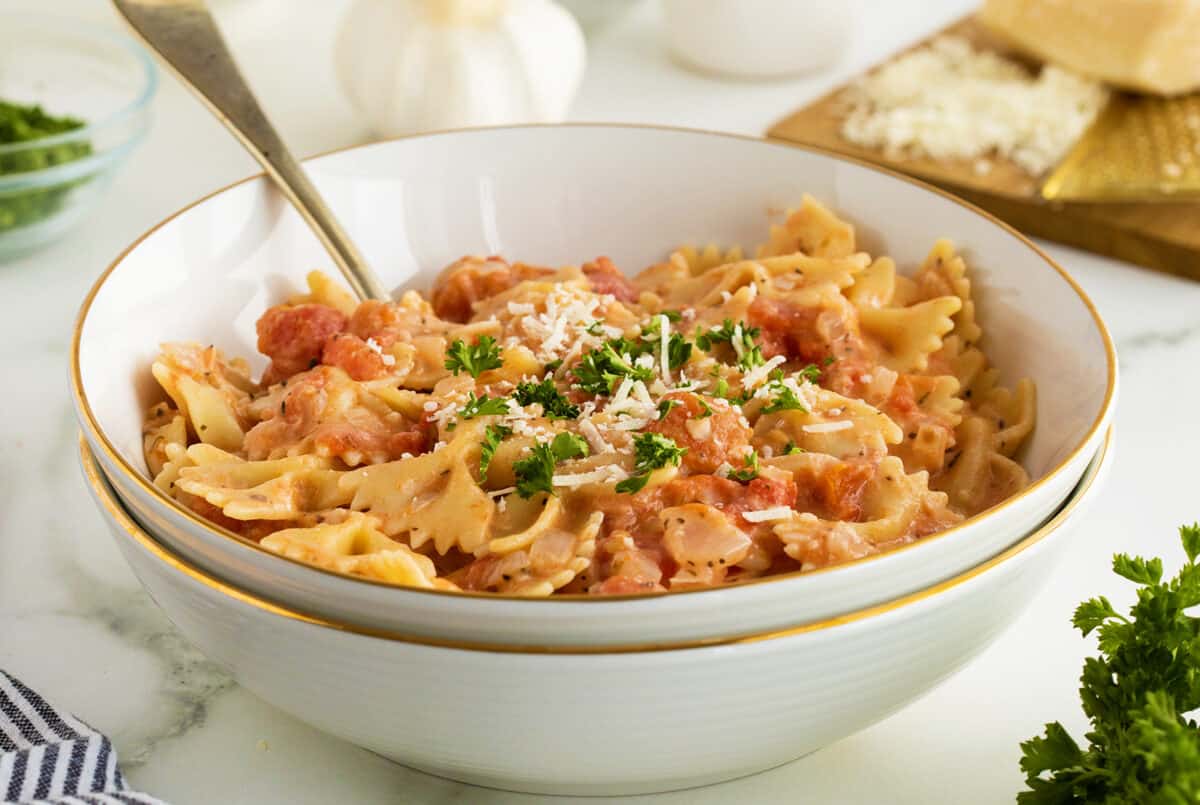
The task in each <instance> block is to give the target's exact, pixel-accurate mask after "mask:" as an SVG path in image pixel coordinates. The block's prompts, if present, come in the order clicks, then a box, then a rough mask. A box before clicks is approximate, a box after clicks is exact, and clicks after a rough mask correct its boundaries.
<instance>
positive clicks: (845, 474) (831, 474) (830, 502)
mask: <svg viewBox="0 0 1200 805" xmlns="http://www.w3.org/2000/svg"><path fill="white" fill-rule="evenodd" d="M874 476H875V466H874V465H872V464H867V463H859V462H849V461H839V460H837V459H833V458H831V459H830V460H829V461H827V462H823V463H822V464H820V465H817V466H813V467H812V468H811V470H810V471H808V472H799V473H796V486H797V489H798V492H797V493H796V496H795V507H796V508H797V509H799V510H800V511H806V512H813V513H814V514H816V515H817V516H818V517H821V518H822V519H824V520H847V521H850V522H853V521H856V520H858V519H860V518H861V517H862V496H863V492H864V490H865V489H866V486H867V483H868V482H869V481H870V480H871V479H872V478H873V477H874Z"/></svg>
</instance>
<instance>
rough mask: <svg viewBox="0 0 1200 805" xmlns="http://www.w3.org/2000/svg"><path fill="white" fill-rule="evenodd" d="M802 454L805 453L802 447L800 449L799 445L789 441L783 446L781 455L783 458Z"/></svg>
mask: <svg viewBox="0 0 1200 805" xmlns="http://www.w3.org/2000/svg"><path fill="white" fill-rule="evenodd" d="M804 452H806V451H805V449H804V448H803V447H800V446H799V445H797V444H796V443H795V442H792V441H789V442H788V443H787V444H785V445H784V446H783V454H784V455H785V456H794V455H796V454H798V453H804Z"/></svg>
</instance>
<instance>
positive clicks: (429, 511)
mask: <svg viewBox="0 0 1200 805" xmlns="http://www.w3.org/2000/svg"><path fill="white" fill-rule="evenodd" d="M482 435H483V426H482V424H481V423H479V422H477V421H476V422H471V423H468V424H465V425H462V426H460V427H459V428H458V429H457V430H456V431H455V436H454V440H453V441H451V442H450V443H449V444H447V445H446V446H445V447H443V448H442V449H440V450H435V451H434V452H432V453H426V454H425V455H422V456H416V457H415V458H409V459H402V460H400V461H392V462H389V463H386V464H378V465H375V466H373V467H368V468H366V469H362V470H357V471H355V472H353V473H349V474H348V475H347V476H346V477H345V478H344V479H343V481H342V484H343V489H345V490H348V491H353V498H352V499H351V501H350V508H352V509H353V510H355V511H365V512H369V513H370V514H373V515H375V517H377V518H378V519H379V521H380V523H381V527H382V529H383V531H384V533H386V534H388V535H390V536H393V537H395V536H400V535H406V536H407V538H408V542H409V544H410V545H412V547H413V548H418V549H419V548H421V547H422V546H423V545H425V543H427V542H432V543H433V546H434V549H435V550H436V551H437V552H438V553H440V554H445V553H446V552H447V551H449V550H450V549H452V548H457V549H458V550H461V551H463V552H465V553H474V552H475V551H476V550H477V549H479V547H480V546H482V545H483V544H484V543H485V542H486V541H487V538H488V534H489V531H490V526H491V523H492V518H493V517H494V515H495V511H496V505H495V503H493V502H492V499H491V498H490V497H489V496H488V495H487V493H485V492H484V491H483V490H482V489H480V488H479V484H478V483H476V481H475V477H474V475H473V474H472V469H471V468H472V466H477V465H478V463H479V454H480V440H481V438H482Z"/></svg>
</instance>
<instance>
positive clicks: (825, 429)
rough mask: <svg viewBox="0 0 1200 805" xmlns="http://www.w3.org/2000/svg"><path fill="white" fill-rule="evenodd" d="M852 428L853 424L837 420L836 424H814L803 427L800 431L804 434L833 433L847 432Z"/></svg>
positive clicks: (848, 421)
mask: <svg viewBox="0 0 1200 805" xmlns="http://www.w3.org/2000/svg"><path fill="white" fill-rule="evenodd" d="M853 427H854V423H853V422H851V421H850V420H848V419H839V420H838V421H836V422H814V423H812V424H811V425H803V426H801V429H802V430H804V432H805V433H834V432H836V431H839V430H849V429H850V428H853Z"/></svg>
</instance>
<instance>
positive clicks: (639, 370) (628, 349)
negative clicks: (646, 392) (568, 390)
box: [571, 338, 654, 394]
mask: <svg viewBox="0 0 1200 805" xmlns="http://www.w3.org/2000/svg"><path fill="white" fill-rule="evenodd" d="M649 350H650V347H649V345H647V344H646V343H645V342H638V341H630V340H629V339H627V338H614V339H611V340H609V341H606V342H605V343H604V344H602V345H601V346H599V347H597V348H596V349H593V350H589V351H588V352H587V353H585V354H584V356H583V358H582V359H581V360H580V361H579V363H578V364H577V365H576V366H575V368H574V369H572V370H571V371H572V372H573V373H574V374H575V381H576V384H577V385H578V386H579V388H581V389H583V390H584V391H586V392H588V393H590V394H611V393H612V391H613V388H614V387H615V386H616V385H617V384H618V383H619V382H621V380H622V379H624V378H626V377H628V378H631V379H633V380H641V381H645V382H649V381H650V380H652V379H654V372H653V371H651V370H650V369H648V368H647V367H644V366H638V365H636V364H635V363H634V361H635V360H636V359H637V357H638V356H639V355H644V354H645V353H647V352H649Z"/></svg>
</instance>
